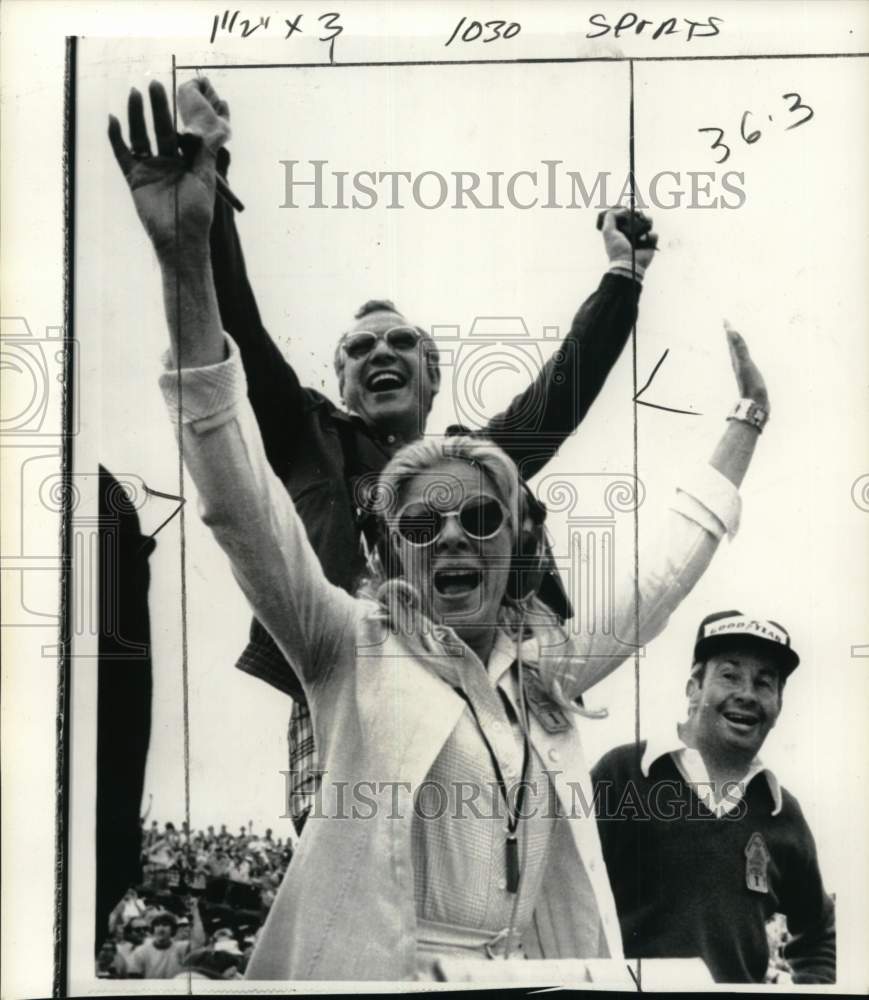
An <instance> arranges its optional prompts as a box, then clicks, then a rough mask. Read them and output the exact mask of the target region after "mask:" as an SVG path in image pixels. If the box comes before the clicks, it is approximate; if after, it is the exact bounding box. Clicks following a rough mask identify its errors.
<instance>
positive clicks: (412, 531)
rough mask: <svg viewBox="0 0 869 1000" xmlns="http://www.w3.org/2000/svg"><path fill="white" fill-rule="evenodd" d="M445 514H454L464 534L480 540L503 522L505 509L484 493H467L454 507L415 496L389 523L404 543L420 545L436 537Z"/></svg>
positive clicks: (494, 533) (494, 531) (491, 535)
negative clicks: (441, 507) (445, 508)
mask: <svg viewBox="0 0 869 1000" xmlns="http://www.w3.org/2000/svg"><path fill="white" fill-rule="evenodd" d="M448 517H457V518H458V519H459V524H460V525H461V526H462V530H463V531H464V532H465V534H466V535H468V537H470V538H473V539H475V540H476V541H478V542H484V541H487V540H488V539H490V538H494V537H495V535H497V534H498V532H499V531H500V530H501V529H502V528H503V527H504V525H505V524H506V523H507V510H506V508H505V507H504V505H503V504H502V503H501V501H500V500H498V499H497V498H496V497H493V496H488V495H487V494H485V493H480V494H477V495H475V496H470V497H467V498H466V499H465V500H463V501H462V502H461V503H460V504H459V506H458V508H457V509H456V510H440V509H439V508H437V507H434V506H432V505H431V504H430V503H427V502H426V501H424V500H415V501H412V502H411V503H409V504H407V505H406V506H404V507H402V508H401V510H400V511H399V512H398V514H397V515H396V517H395V520H394V522H393V524H394V527H395V530H396V531H397V532H398V534H399V535H400V536H401V538H403V539H404V541H406V542H407V543H408V545H413V546H416V547H418V548H424V547H425V546H427V545H432V544H433V543H434V542H436V541H437V540H438V538H439V537H440V535H441V532H442V531H443V530H444V525H445V524H446V521H447V518H448Z"/></svg>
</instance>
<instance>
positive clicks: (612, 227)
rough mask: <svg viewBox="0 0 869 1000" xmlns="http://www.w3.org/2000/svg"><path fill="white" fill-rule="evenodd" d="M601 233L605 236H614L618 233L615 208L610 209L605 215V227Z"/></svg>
mask: <svg viewBox="0 0 869 1000" xmlns="http://www.w3.org/2000/svg"><path fill="white" fill-rule="evenodd" d="M601 232H602V233H603V234H604V236H612V235H613V234H614V233H617V232H618V228H617V226H616V211H615V209H613V208H608V209H607V210H606V212H605V213H604V217H603V227H602V229H601Z"/></svg>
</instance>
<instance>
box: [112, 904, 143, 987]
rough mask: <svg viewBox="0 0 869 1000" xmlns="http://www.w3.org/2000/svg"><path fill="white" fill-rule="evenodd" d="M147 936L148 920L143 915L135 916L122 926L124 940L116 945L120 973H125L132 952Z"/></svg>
mask: <svg viewBox="0 0 869 1000" xmlns="http://www.w3.org/2000/svg"><path fill="white" fill-rule="evenodd" d="M147 936H148V922H147V921H146V920H145V918H144V916H142V917H135V918H134V919H133V920H131V921H130V922H129V923H128V924H126V926H125V927H124V940H123V941H121V943H120V944H119V945H118V947H117V953H118V958H119V959H120V962H119V963H118V964H119V966H120V968H121V970H122V975H126V974H127V969H128V967H129V964H130V958H131V957H132V954H133V952H134V951H135V950H136V948H138V947H139V946H140V945H142V944H144V943H145V940H146V938H147Z"/></svg>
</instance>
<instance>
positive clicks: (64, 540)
mask: <svg viewBox="0 0 869 1000" xmlns="http://www.w3.org/2000/svg"><path fill="white" fill-rule="evenodd" d="M77 43H78V39H77V38H76V37H75V36H69V37H67V39H66V66H65V72H64V111H65V121H64V134H63V184H64V199H63V215H64V219H63V222H64V234H63V235H64V248H63V250H64V284H63V312H64V316H63V340H64V358H63V404H62V418H61V419H62V421H63V426H62V430H61V439H62V442H63V446H62V448H61V460H60V461H61V480H62V482H63V509H62V512H61V522H60V545H61V571H60V637H59V638H60V642H59V643H58V648H59V657H58V659H59V663H58V674H57V702H56V709H57V714H56V721H55V737H56V741H57V742H56V747H57V749H56V755H55V806H56V808H55V819H54V927H53V936H54V954H53V956H52V959H53V969H52V973H53V974H52V984H51V989H52V996H55V997H65V996H66V995H67V992H68V976H69V965H68V960H67V945H68V926H67V925H68V916H69V876H68V874H67V873H68V870H69V868H68V866H69V833H70V831H69V758H70V753H71V745H70V736H71V727H70V721H71V720H70V695H71V690H70V688H71V683H72V679H71V667H72V653H71V649H70V643H71V637H72V613H73V612H72V605H73V590H74V589H75V588H74V584H73V574H72V559H71V556H72V537H73V533H72V514H71V507H72V505H73V493H72V469H73V464H72V459H73V454H72V444H73V440H74V438H73V431H74V429H75V428H74V426H73V423H74V415H75V409H74V408H75V406H76V405H77V404H78V400H77V399H76V398H75V395H74V391H75V379H74V377H73V376H74V369H75V365H76V364H77V363H78V362H77V359H76V357H75V352H74V347H75V345H74V320H75V144H76V82H77V56H78V45H77ZM79 589H80V590H81V589H83V588H79ZM78 599H79V600H80V601H81V600H83V599H84V595H83V594H81V593H79V595H78Z"/></svg>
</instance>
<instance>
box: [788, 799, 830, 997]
mask: <svg viewBox="0 0 869 1000" xmlns="http://www.w3.org/2000/svg"><path fill="white" fill-rule="evenodd" d="M789 804H790V805H791V806H792V807H793V808H794V809H795V810H796V814H797V816H796V821H795V822H796V826H797V850H796V852H795V857H794V860H793V862H792V863H791V865H789V868H788V872H787V885H788V887H789V889H790V892H789V894H788V899H787V900H786V901H785V900H782V902H783V903H784V905H783V907H782V909H783V910H784V912H785V916H786V917H787V921H788V932H789V933H790V934H791V935H792V938H791V940H790V941H789V942H788V943H787V944H786V945H785V947H784V957H785V958H786V959H787V961H788V963H789V964H790V967H791V969H792V970H793V980H794V982H795V983H835V982H836V911H835V905H834V903H833V900H832V899H831V898H830V897H829V896H828V895H827V893H826V892H825V891H824V885H823V882H822V880H821V872H820V869H819V867H818V854H817V849H816V847H815V840H814V837H813V836H812V833H811V830H810V829H809V826H808V824H807V823H806V821H805V819H804V818H803V814H802V810H801V809H800V807H799V804H798V803H797V801H796V800H795V799H793V798H792V797H790V803H789Z"/></svg>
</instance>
